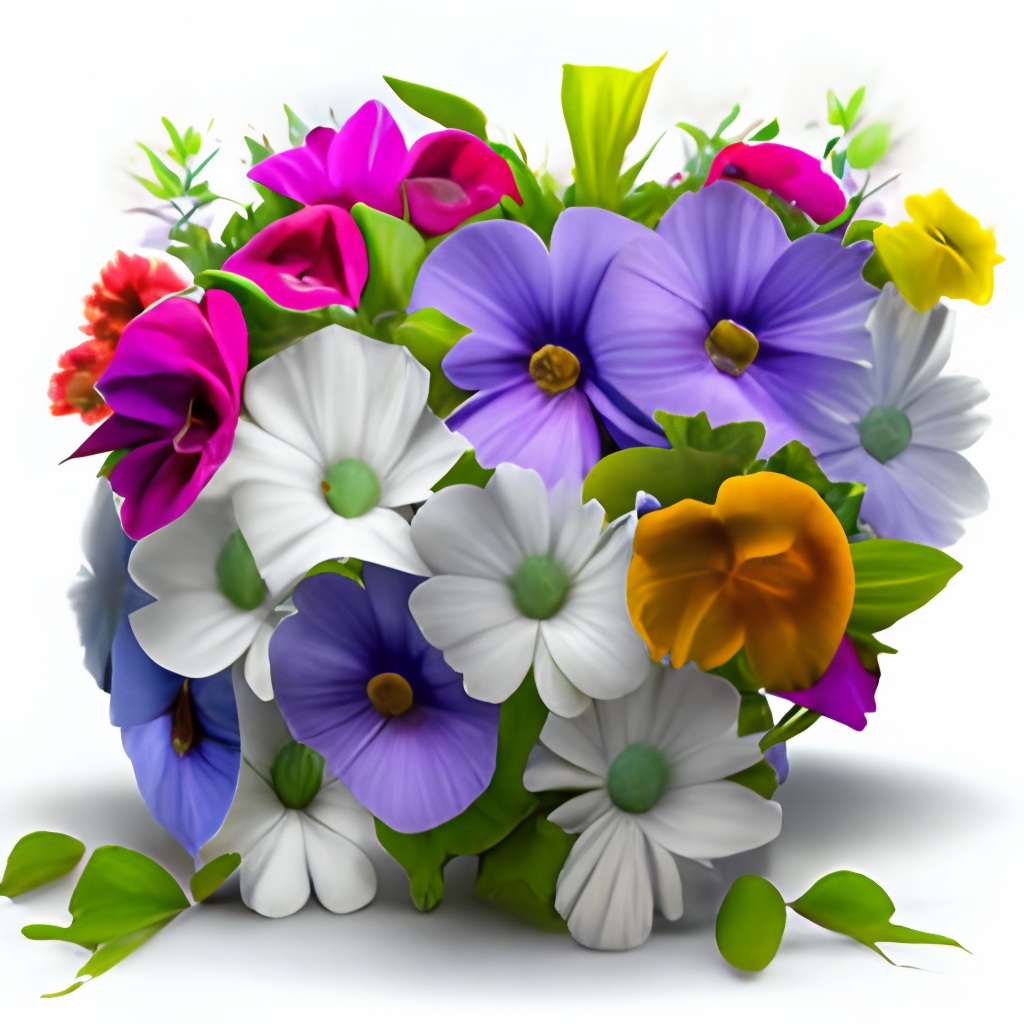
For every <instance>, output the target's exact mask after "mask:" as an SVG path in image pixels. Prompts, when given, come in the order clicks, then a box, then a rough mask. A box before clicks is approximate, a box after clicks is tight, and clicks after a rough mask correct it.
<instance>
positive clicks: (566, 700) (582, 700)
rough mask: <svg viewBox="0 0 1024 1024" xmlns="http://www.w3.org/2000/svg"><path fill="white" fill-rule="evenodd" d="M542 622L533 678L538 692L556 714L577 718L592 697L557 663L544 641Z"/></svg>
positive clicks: (534, 656)
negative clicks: (574, 683)
mask: <svg viewBox="0 0 1024 1024" xmlns="http://www.w3.org/2000/svg"><path fill="white" fill-rule="evenodd" d="M547 625H548V623H546V622H542V623H541V626H540V632H539V633H538V635H537V646H536V648H535V649H534V652H533V678H534V680H535V682H536V683H537V693H538V694H539V695H540V699H541V700H542V701H544V704H545V705H546V706H547V707H548V708H550V709H551V710H552V711H553V712H554V713H555V714H556V715H561V716H562V717H563V718H575V717H576V716H577V715H579V714H582V713H583V712H584V711H585V710H586V709H587V706H588V705H589V704H590V697H589V696H587V694H585V693H583V692H582V691H581V690H580V689H579V688H578V687H576V686H574V685H573V683H572V682H571V681H570V679H569V677H568V676H567V675H566V674H565V673H564V672H563V671H562V670H561V669H560V668H559V667H558V665H557V664H555V660H554V658H552V657H551V651H550V649H549V648H548V645H547V644H546V643H545V642H544V635H545V626H547Z"/></svg>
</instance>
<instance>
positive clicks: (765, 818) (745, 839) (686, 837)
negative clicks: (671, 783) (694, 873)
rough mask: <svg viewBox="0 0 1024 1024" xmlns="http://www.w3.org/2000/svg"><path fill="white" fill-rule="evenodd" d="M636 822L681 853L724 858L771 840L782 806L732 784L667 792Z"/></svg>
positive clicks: (779, 823) (651, 836)
mask: <svg viewBox="0 0 1024 1024" xmlns="http://www.w3.org/2000/svg"><path fill="white" fill-rule="evenodd" d="M634 818H635V820H636V822H637V824H638V825H639V826H640V828H642V829H643V830H644V833H645V834H646V835H647V837H648V838H649V839H650V840H651V841H652V842H654V843H658V844H660V845H661V846H664V847H665V849H666V850H669V851H671V852H672V853H676V854H679V856H681V857H692V858H711V857H728V856H731V855H732V854H734V853H741V852H742V851H743V850H752V849H754V847H756V846H763V845H764V844H765V843H768V842H771V841H772V840H773V839H774V838H775V837H776V836H777V835H778V834H779V830H780V829H781V828H782V808H781V807H780V806H779V805H778V804H777V803H775V802H774V801H773V800H765V799H764V798H763V797H760V796H758V795H757V794H756V793H754V792H752V791H751V790H749V789H747V788H746V787H745V786H740V785H739V784H737V783H735V782H705V783H702V784H701V785H697V786H683V787H680V788H678V789H670V790H668V791H667V792H666V793H665V794H664V796H662V798H661V799H660V800H659V801H658V803H657V804H656V805H655V806H654V807H652V808H651V810H649V811H647V812H646V813H644V814H637V815H634Z"/></svg>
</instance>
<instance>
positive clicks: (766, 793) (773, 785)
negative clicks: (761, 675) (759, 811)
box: [725, 695, 779, 800]
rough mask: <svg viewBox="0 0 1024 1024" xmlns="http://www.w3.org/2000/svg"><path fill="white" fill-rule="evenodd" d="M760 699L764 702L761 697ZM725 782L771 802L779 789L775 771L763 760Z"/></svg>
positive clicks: (729, 777)
mask: <svg viewBox="0 0 1024 1024" xmlns="http://www.w3.org/2000/svg"><path fill="white" fill-rule="evenodd" d="M745 696H749V695H745ZM759 696H760V695H759ZM761 699H762V700H764V698H763V697H762V698H761ZM725 781H726V782H735V783H736V784H737V785H739V786H744V787H745V788H746V789H749V790H752V791H753V792H754V793H756V794H757V795H758V796H763V797H764V798H765V800H771V798H772V796H773V795H774V793H775V790H777V789H778V788H779V777H778V775H776V773H775V769H774V768H773V767H772V766H771V765H770V764H769V763H768V762H767V761H766V760H765V759H764V758H761V760H760V761H758V762H757V764H752V765H751V766H750V767H749V768H744V769H743V771H741V772H736V773H735V774H734V775H729V776H728V777H727V778H726V780H725Z"/></svg>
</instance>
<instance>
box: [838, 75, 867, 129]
mask: <svg viewBox="0 0 1024 1024" xmlns="http://www.w3.org/2000/svg"><path fill="white" fill-rule="evenodd" d="M864 92H865V87H864V86H863V85H862V86H861V87H860V88H859V89H858V90H857V91H856V92H855V93H854V94H853V95H852V96H851V97H850V99H849V101H848V102H847V104H846V109H845V110H844V111H843V131H845V132H848V131H849V130H850V129H851V128H852V127H853V123H854V122H855V121H856V120H857V115H858V114H859V113H860V105H861V104H862V103H863V102H864Z"/></svg>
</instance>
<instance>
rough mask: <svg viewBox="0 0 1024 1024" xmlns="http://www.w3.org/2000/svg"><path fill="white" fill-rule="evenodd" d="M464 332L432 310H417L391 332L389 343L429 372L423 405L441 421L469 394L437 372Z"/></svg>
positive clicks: (463, 335)
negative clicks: (407, 353)
mask: <svg viewBox="0 0 1024 1024" xmlns="http://www.w3.org/2000/svg"><path fill="white" fill-rule="evenodd" d="M468 333H469V328H467V327H463V326H462V324H457V323H456V322H455V321H454V320H452V319H450V318H449V317H447V316H445V315H444V313H441V312H439V311H438V310H436V309H420V310H417V311H416V312H415V313H413V314H411V315H410V316H407V317H406V318H405V319H404V320H403V321H402V322H401V323H400V324H399V325H398V327H396V328H395V330H394V331H393V332H392V340H393V341H394V342H396V343H397V344H399V345H404V346H405V347H406V348H407V349H408V350H409V351H410V352H411V353H412V354H413V356H415V358H416V360H417V362H419V363H421V364H422V365H423V366H425V367H426V368H427V369H428V370H429V371H430V390H429V392H428V393H427V405H429V406H430V408H431V409H432V410H433V411H434V412H435V413H436V414H437V415H438V416H440V417H441V418H442V419H444V417H445V416H447V415H448V414H449V413H450V412H453V411H454V410H455V409H456V408H457V407H458V406H460V405H461V404H462V403H463V402H464V401H465V400H466V399H467V398H469V396H470V395H471V394H472V392H471V391H463V390H462V388H457V387H456V386H455V385H454V384H453V383H452V382H451V381H450V380H449V379H448V378H447V377H446V376H445V374H444V370H442V369H441V360H442V359H444V357H445V356H446V355H448V353H449V352H450V351H451V350H452V348H453V346H454V345H455V343H456V342H457V341H458V340H459V339H460V338H463V337H465V336H466V335H467V334H468Z"/></svg>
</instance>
